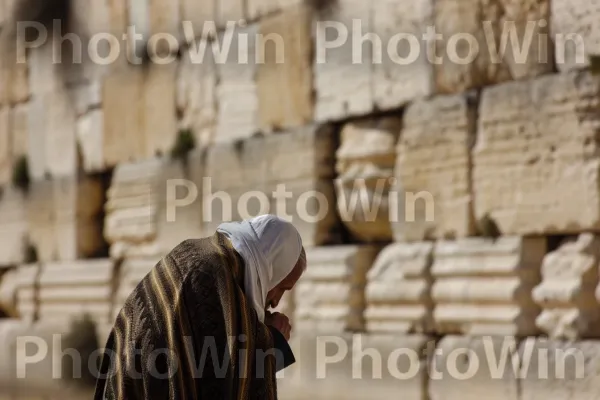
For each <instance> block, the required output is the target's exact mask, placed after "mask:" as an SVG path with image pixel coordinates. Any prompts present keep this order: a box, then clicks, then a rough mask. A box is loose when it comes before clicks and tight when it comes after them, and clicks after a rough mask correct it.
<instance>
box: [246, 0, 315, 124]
mask: <svg viewBox="0 0 600 400" xmlns="http://www.w3.org/2000/svg"><path fill="white" fill-rule="evenodd" d="M311 17H312V12H311V11H310V9H309V8H307V7H303V6H297V7H291V8H288V9H286V10H284V11H283V12H282V13H279V14H276V15H274V16H271V17H267V18H265V19H263V20H262V21H261V22H260V28H259V34H261V35H263V36H262V38H263V40H260V41H259V60H260V62H259V63H258V70H257V85H258V100H259V119H260V128H261V129H262V130H263V131H267V132H271V131H279V130H282V129H285V128H294V127H299V126H304V125H306V124H308V123H309V122H310V121H311V120H312V115H313V101H312V80H313V76H312V65H311V52H312V43H311V40H312V38H311V22H312V20H311Z"/></svg>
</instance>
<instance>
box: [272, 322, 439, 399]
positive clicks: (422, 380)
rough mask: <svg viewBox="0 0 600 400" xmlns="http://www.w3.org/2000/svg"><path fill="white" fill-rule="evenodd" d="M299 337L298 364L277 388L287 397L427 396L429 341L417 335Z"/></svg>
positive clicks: (295, 338)
mask: <svg viewBox="0 0 600 400" xmlns="http://www.w3.org/2000/svg"><path fill="white" fill-rule="evenodd" d="M316 336H317V335H316V333H315V334H313V335H298V333H294V331H292V339H291V341H290V344H291V347H292V350H293V351H294V355H295V356H296V363H295V364H293V365H291V366H290V367H288V368H287V369H285V370H284V371H283V372H281V373H280V376H279V379H278V384H277V390H278V393H281V396H282V397H283V396H285V398H286V399H291V400H310V399H315V400H321V399H323V400H325V399H335V400H337V399H352V400H375V399H377V400H378V399H387V398H390V397H394V396H396V395H397V394H398V393H402V398H406V399H411V400H421V399H423V398H426V396H427V360H426V357H425V354H424V352H425V350H426V348H427V347H428V342H429V339H428V338H427V337H425V336H421V335H410V336H371V335H365V334H356V335H341V334H338V335H335V336H320V337H316Z"/></svg>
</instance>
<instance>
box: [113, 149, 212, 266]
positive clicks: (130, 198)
mask: <svg viewBox="0 0 600 400" xmlns="http://www.w3.org/2000/svg"><path fill="white" fill-rule="evenodd" d="M188 163H189V164H188V166H187V167H185V166H184V165H183V164H182V163H181V162H180V161H179V160H171V159H169V158H154V159H150V160H147V161H143V162H138V163H129V164H120V165H119V166H118V167H117V168H116V169H115V172H114V175H113V180H112V183H111V186H110V189H109V190H108V195H107V203H106V206H105V211H106V219H105V222H104V235H105V237H106V240H107V241H108V242H109V243H110V245H111V250H110V253H111V256H112V257H114V258H120V257H123V256H133V255H137V256H142V255H149V256H160V255H164V254H166V253H168V252H169V251H170V250H171V248H172V247H174V246H176V245H177V244H179V243H180V242H181V241H182V240H184V239H188V238H190V237H201V236H202V232H203V228H202V195H201V193H202V182H201V181H202V176H203V168H202V154H201V153H199V152H194V153H191V154H190V156H189V158H188Z"/></svg>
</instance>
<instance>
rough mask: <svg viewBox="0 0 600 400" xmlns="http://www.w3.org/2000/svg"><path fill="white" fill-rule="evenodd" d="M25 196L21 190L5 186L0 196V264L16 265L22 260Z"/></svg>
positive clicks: (23, 250) (24, 239)
mask: <svg viewBox="0 0 600 400" xmlns="http://www.w3.org/2000/svg"><path fill="white" fill-rule="evenodd" d="M26 201H27V197H26V195H25V194H23V192H21V191H19V190H15V189H12V188H9V187H6V188H4V189H3V190H2V196H0V266H11V265H18V264H20V263H22V262H23V261H24V255H25V247H26V239H27V230H28V227H27V216H26V209H27V207H26Z"/></svg>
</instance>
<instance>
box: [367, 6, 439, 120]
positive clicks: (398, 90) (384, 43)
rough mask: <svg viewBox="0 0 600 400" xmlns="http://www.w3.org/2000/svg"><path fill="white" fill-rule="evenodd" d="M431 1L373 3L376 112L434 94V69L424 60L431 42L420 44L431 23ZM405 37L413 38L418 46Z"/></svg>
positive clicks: (431, 46)
mask: <svg viewBox="0 0 600 400" xmlns="http://www.w3.org/2000/svg"><path fill="white" fill-rule="evenodd" d="M433 3H434V2H433V1H431V0H409V1H403V2H398V1H396V0H375V1H373V2H372V4H373V31H374V33H376V34H377V35H378V37H379V39H380V41H378V42H377V43H378V44H377V46H380V51H379V53H378V54H379V55H380V59H376V61H377V62H376V63H375V64H374V65H373V68H374V73H373V96H374V99H375V104H376V106H377V108H378V109H380V110H386V109H393V108H396V107H399V106H402V105H404V104H406V103H408V102H410V101H412V100H414V99H416V98H420V97H426V96H429V95H431V94H433V93H434V90H435V84H434V66H433V64H432V63H430V62H429V60H428V59H427V57H428V54H430V51H431V50H432V49H433V42H426V41H422V40H421V37H422V36H423V35H424V34H425V33H426V28H427V27H428V26H432V24H433ZM406 35H414V36H412V37H416V38H417V40H418V45H416V44H414V43H411V42H409V40H408V39H407V36H406Z"/></svg>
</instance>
